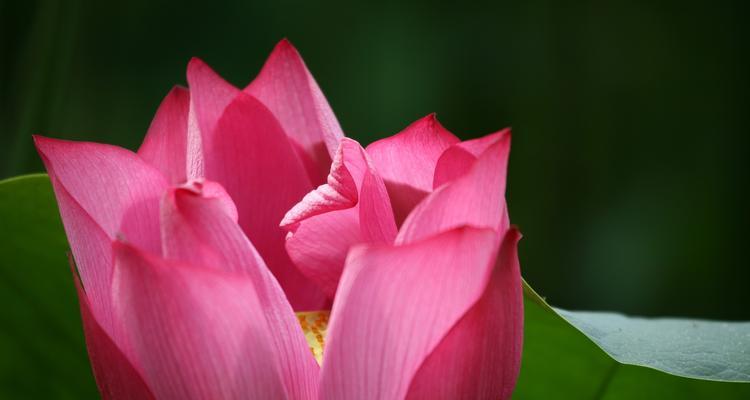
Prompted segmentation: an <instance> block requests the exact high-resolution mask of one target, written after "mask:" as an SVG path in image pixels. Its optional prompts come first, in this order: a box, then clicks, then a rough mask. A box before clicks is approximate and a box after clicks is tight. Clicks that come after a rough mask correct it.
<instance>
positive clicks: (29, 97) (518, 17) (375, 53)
mask: <svg viewBox="0 0 750 400" xmlns="http://www.w3.org/2000/svg"><path fill="white" fill-rule="evenodd" d="M747 15H748V14H747V6H746V5H745V3H744V2H739V1H687V2H685V1H680V2H678V1H663V2H651V1H643V0H640V1H639V0H631V1H626V0H613V1H604V2H602V1H593V0H588V1H578V2H558V1H552V0H529V1H517V2H501V1H495V2H471V3H470V4H467V2H425V3H421V4H420V3H417V2H408V3H407V2H395V1H385V2H373V3H361V4H356V3H354V2H349V1H337V2H328V3H322V2H302V1H299V2H296V1H288V0H280V1H267V2H263V3H261V2H249V1H229V2H222V4H217V3H210V2H205V1H203V2H194V1H183V2H179V3H172V4H169V3H167V2H154V1H147V0H131V1H127V2H100V1H94V0H35V1H15V0H0V137H1V138H2V146H0V177H8V176H12V175H15V174H19V173H24V172H31V171H40V170H42V167H41V164H40V162H39V161H38V157H37V156H36V155H35V153H34V150H33V146H32V142H31V138H30V135H31V134H32V133H42V134H46V135H50V136H55V137H63V138H70V139H80V140H83V139H85V140H92V141H99V142H107V143H115V144H118V145H122V146H125V147H128V148H131V149H134V148H136V147H137V145H138V144H139V142H140V140H141V139H142V137H143V135H144V133H145V131H146V128H147V126H148V124H149V122H150V118H151V116H152V114H153V112H154V111H155V109H156V106H157V105H158V104H159V102H160V100H161V97H162V96H163V95H165V94H166V93H167V91H168V90H169V88H170V87H171V85H172V84H174V83H179V84H184V80H185V79H184V68H185V66H186V64H187V61H188V60H189V58H190V57H191V56H199V57H201V58H203V59H204V60H205V61H207V62H208V63H209V64H211V65H212V66H213V67H214V68H216V69H217V70H218V71H219V72H220V73H221V74H223V75H224V76H225V77H226V78H227V79H229V80H230V81H231V82H233V83H235V84H237V85H244V84H245V83H247V82H248V81H249V80H250V79H252V77H253V76H254V75H255V73H256V72H257V71H258V70H259V69H260V66H261V65H262V63H263V60H264V59H265V57H266V56H267V55H268V53H269V52H270V50H271V49H272V48H273V45H274V44H275V43H276V42H277V41H278V40H279V39H281V38H282V37H289V38H290V39H291V40H292V42H293V43H295V45H296V46H297V47H298V49H299V50H300V51H301V52H302V54H303V56H304V57H305V59H306V61H307V63H308V66H309V67H310V69H311V70H312V72H313V73H314V75H315V76H316V78H317V80H318V82H319V83H320V86H321V87H322V88H323V90H324V92H325V93H326V95H327V97H328V99H329V101H330V103H331V105H332V106H333V108H334V110H335V112H336V114H337V116H338V117H339V120H340V121H341V124H342V126H343V127H344V129H345V131H346V132H347V133H348V135H349V136H352V137H354V138H356V139H358V140H360V141H362V142H363V143H369V142H371V141H373V140H375V139H377V138H379V137H382V136H384V135H389V134H393V133H395V132H397V131H399V130H400V129H401V128H403V127H405V126H406V125H407V124H408V123H410V122H411V121H413V120H415V119H417V118H419V117H421V116H424V115H426V114H428V113H430V112H433V111H435V112H437V113H438V116H439V118H440V119H441V121H442V122H443V123H444V124H445V125H446V127H448V128H449V129H450V130H452V131H454V132H455V133H456V134H458V135H459V136H461V137H462V138H469V137H474V136H477V135H481V134H485V133H489V132H492V131H495V130H497V129H500V128H502V127H504V126H507V125H512V126H513V129H514V136H513V140H514V141H513V152H512V157H511V165H510V176H509V192H508V197H509V203H510V210H511V216H512V220H513V222H514V223H516V224H518V225H519V226H520V228H521V230H522V231H523V232H524V235H525V238H524V240H523V241H522V242H521V259H522V268H523V273H524V275H525V276H526V278H527V280H528V281H529V282H531V283H532V284H533V285H534V287H535V288H536V289H537V290H539V291H540V292H541V293H545V294H546V295H548V298H549V299H551V302H552V303H554V304H556V305H558V306H561V307H564V308H572V309H584V308H585V309H613V310H618V311H623V312H627V313H636V314H646V315H677V316H686V317H704V318H708V317H710V318H724V319H750V309H748V307H747V304H750V291H748V290H747V283H748V282H750V270H749V269H748V268H747V261H746V259H745V253H744V248H745V244H744V239H745V229H746V227H747V226H748V223H749V222H750V218H749V216H750V213H749V212H748V207H746V206H745V199H746V198H747V194H748V190H747V182H750V179H748V178H749V177H748V171H750V168H749V167H750V166H748V165H747V164H748V163H750V157H748V149H749V146H748V140H749V139H748V138H749V137H750V136H749V135H748V132H747V130H748V126H750V123H749V122H750V121H748V119H749V118H748V117H749V115H750V114H749V113H748V104H749V103H748V93H750V91H749V90H748V89H750V87H749V86H750V85H749V82H748V80H749V78H750V75H748V73H747V71H750V65H748V64H750V62H749V60H748V51H747V39H748V25H747V23H746V17H747Z"/></svg>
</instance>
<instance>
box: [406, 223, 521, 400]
mask: <svg viewBox="0 0 750 400" xmlns="http://www.w3.org/2000/svg"><path fill="white" fill-rule="evenodd" d="M519 238H520V234H519V233H518V231H517V230H515V229H511V230H510V231H509V232H508V233H507V234H506V236H505V240H504V241H503V246H502V248H501V251H500V256H499V257H498V260H497V264H496V265H495V269H494V271H493V273H492V278H491V280H490V282H489V284H488V285H487V288H486V289H485V291H484V294H483V295H482V298H481V299H480V300H479V301H478V302H477V303H476V304H475V305H474V306H473V307H472V308H471V310H469V312H467V313H466V314H465V315H464V316H463V318H462V319H461V320H460V321H459V322H458V323H457V324H456V325H455V326H454V327H453V328H452V329H451V331H450V332H449V333H448V335H446V337H445V338H443V340H442V342H440V344H439V345H438V346H437V348H435V350H433V352H432V354H430V356H429V357H428V358H427V359H426V360H425V362H424V363H423V364H422V366H421V368H420V369H419V371H418V372H417V374H416V376H415V377H414V379H413V380H412V382H411V387H410V388H409V395H408V396H407V399H430V400H432V399H436V400H437V399H446V400H448V399H467V400H468V399H472V400H473V399H498V398H500V399H507V398H510V396H511V394H512V392H513V388H514V387H515V384H516V378H517V377H518V371H519V369H520V366H521V348H522V345H523V291H522V288H521V272H520V269H519V266H518V254H517V246H516V245H517V242H518V239H519Z"/></svg>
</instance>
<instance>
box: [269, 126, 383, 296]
mask: <svg viewBox="0 0 750 400" xmlns="http://www.w3.org/2000/svg"><path fill="white" fill-rule="evenodd" d="M331 168H332V169H331V173H330V174H329V175H328V183H327V184H325V185H321V186H320V187H318V188H317V189H316V190H314V191H312V192H310V193H308V194H307V195H306V196H305V197H304V198H303V199H302V201H301V202H299V203H297V205H295V206H294V207H293V208H292V209H291V210H290V211H289V212H288V213H287V214H286V216H285V217H284V219H283V220H282V222H281V226H282V227H283V228H284V229H287V230H288V231H289V234H288V235H287V241H286V249H287V252H288V254H289V256H290V257H291V258H292V260H293V261H294V263H295V264H296V265H297V267H298V268H299V269H300V271H302V273H303V274H305V276H307V277H309V278H310V279H311V280H312V281H314V282H315V283H317V284H318V285H319V286H320V287H321V289H322V290H323V292H324V293H325V294H326V295H328V296H329V297H330V298H333V296H334V293H335V292H336V287H337V286H338V281H339V277H340V276H341V271H342V270H343V268H344V261H345V259H346V254H347V252H348V251H349V248H350V247H351V246H352V245H354V244H357V243H393V239H394V238H395V237H396V224H395V222H394V218H393V212H392V210H391V205H390V201H389V199H388V193H387V192H386V189H385V185H384V183H383V180H382V179H381V178H380V176H379V175H377V172H376V171H374V169H373V167H372V165H371V163H370V160H369V158H368V157H367V154H366V153H365V152H364V150H363V149H362V147H361V146H360V145H359V143H357V142H356V141H354V140H352V139H349V138H343V139H342V140H341V145H340V146H339V149H338V151H337V152H336V157H335V159H334V161H333V165H332V167H331Z"/></svg>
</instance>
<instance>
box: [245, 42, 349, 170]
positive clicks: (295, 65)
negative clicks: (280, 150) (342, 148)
mask: <svg viewBox="0 0 750 400" xmlns="http://www.w3.org/2000/svg"><path fill="white" fill-rule="evenodd" d="M245 92H247V93H250V94H252V95H253V96H255V97H256V98H258V99H259V100H260V101H261V102H263V104H265V105H266V106H267V107H268V108H269V109H271V111H272V112H273V113H274V115H275V116H276V118H278V119H279V122H280V123H281V126H283V127H284V130H285V131H286V133H287V134H288V135H289V137H290V138H292V140H293V141H294V142H295V143H297V144H299V145H300V149H301V150H302V152H303V153H304V155H303V156H302V157H301V158H303V159H305V158H307V159H311V160H312V161H313V163H314V165H316V167H317V170H316V171H314V173H313V175H312V176H315V177H318V178H317V179H314V180H313V181H314V182H317V181H318V179H320V180H322V177H324V176H325V175H326V173H328V169H329V167H330V165H331V159H332V158H333V157H334V154H335V152H336V149H337V148H338V146H339V141H340V140H341V138H343V137H344V134H343V132H342V131H341V127H340V126H339V123H338V121H337V120H336V116H335V115H334V114H333V111H332V110H331V107H330V106H329V105H328V101H326V99H325V96H323V92H321V90H320V88H319V87H318V84H317V83H316V82H315V79H314V78H313V77H312V75H311V74H310V71H308V69H307V66H305V62H304V61H303V60H302V57H300V55H299V53H298V52H297V49H295V48H294V46H292V44H291V43H289V41H288V40H286V39H284V40H282V41H281V42H279V44H277V45H276V48H274V50H273V52H272V53H271V56H270V57H268V60H267V61H266V64H265V65H264V66H263V69H262V70H261V71H260V74H259V75H258V77H257V78H255V80H254V81H253V82H251V83H250V85H248V86H247V87H246V88H245Z"/></svg>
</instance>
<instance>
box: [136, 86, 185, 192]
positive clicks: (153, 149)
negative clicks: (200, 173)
mask: <svg viewBox="0 0 750 400" xmlns="http://www.w3.org/2000/svg"><path fill="white" fill-rule="evenodd" d="M189 108H190V93H189V92H188V90H187V89H185V88H181V87H178V86H176V87H174V88H173V89H172V90H171V91H170V92H169V94H168V95H167V97H165V98H164V100H163V101H162V102H161V105H160V106H159V109H158V110H157V111H156V115H155V116H154V120H153V121H151V126H150V127H149V128H148V133H147V134H146V138H145V139H144V140H143V144H141V147H140V148H139V149H138V155H139V156H140V157H141V158H142V159H143V160H144V161H146V162H147V163H149V164H151V165H153V166H154V167H155V168H156V169H158V170H159V171H161V172H162V174H164V176H165V177H166V178H167V180H168V181H169V182H171V183H180V182H184V181H185V179H187V171H186V168H187V122H188V110H189Z"/></svg>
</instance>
